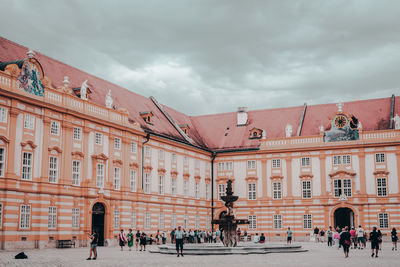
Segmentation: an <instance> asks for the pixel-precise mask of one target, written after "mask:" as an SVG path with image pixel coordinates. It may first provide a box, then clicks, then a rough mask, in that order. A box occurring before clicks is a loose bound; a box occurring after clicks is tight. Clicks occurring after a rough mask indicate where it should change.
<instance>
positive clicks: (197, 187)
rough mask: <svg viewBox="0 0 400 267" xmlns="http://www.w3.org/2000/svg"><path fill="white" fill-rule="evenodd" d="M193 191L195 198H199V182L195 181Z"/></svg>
mask: <svg viewBox="0 0 400 267" xmlns="http://www.w3.org/2000/svg"><path fill="white" fill-rule="evenodd" d="M194 193H195V198H197V199H199V198H200V183H199V182H196V183H195V189H194Z"/></svg>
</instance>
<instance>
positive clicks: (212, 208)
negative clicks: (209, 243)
mask: <svg viewBox="0 0 400 267" xmlns="http://www.w3.org/2000/svg"><path fill="white" fill-rule="evenodd" d="M216 155H217V154H216V153H215V152H213V153H212V158H211V232H214V224H213V223H212V220H214V160H215V156H216Z"/></svg>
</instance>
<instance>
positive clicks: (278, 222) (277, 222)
mask: <svg viewBox="0 0 400 267" xmlns="http://www.w3.org/2000/svg"><path fill="white" fill-rule="evenodd" d="M281 228H282V215H281V214H274V229H281Z"/></svg>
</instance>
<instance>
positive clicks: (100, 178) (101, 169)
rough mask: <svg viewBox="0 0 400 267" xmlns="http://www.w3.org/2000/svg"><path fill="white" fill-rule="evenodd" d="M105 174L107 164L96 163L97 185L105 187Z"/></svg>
mask: <svg viewBox="0 0 400 267" xmlns="http://www.w3.org/2000/svg"><path fill="white" fill-rule="evenodd" d="M104 174H105V165H104V164H102V163H97V164H96V187H97V188H104V179H105V177H104Z"/></svg>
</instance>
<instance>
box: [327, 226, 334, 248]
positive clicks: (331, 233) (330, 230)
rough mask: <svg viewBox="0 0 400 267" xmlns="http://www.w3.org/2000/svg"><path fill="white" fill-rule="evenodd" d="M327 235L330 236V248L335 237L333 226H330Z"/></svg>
mask: <svg viewBox="0 0 400 267" xmlns="http://www.w3.org/2000/svg"><path fill="white" fill-rule="evenodd" d="M326 235H327V236H328V247H332V237H333V232H332V226H329V229H328V230H327V231H326Z"/></svg>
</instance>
